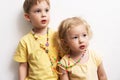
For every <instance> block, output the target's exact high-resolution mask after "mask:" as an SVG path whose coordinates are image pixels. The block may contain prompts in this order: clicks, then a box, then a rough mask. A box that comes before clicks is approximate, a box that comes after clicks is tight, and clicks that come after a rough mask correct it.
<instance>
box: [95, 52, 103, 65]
mask: <svg viewBox="0 0 120 80" xmlns="http://www.w3.org/2000/svg"><path fill="white" fill-rule="evenodd" d="M94 56H95V61H96V65H97V66H99V65H100V64H101V63H102V56H101V55H100V54H98V53H95V55H94Z"/></svg>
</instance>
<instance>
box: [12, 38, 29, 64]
mask: <svg viewBox="0 0 120 80" xmlns="http://www.w3.org/2000/svg"><path fill="white" fill-rule="evenodd" d="M14 60H15V61H17V62H27V47H26V43H25V41H24V40H21V41H20V42H19V44H18V46H17V49H16V52H15V55H14Z"/></svg>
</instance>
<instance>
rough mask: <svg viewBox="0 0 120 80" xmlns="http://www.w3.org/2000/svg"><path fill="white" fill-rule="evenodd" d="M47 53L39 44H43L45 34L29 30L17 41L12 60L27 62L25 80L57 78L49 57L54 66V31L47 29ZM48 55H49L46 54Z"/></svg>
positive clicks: (55, 57) (55, 79)
mask: <svg viewBox="0 0 120 80" xmlns="http://www.w3.org/2000/svg"><path fill="white" fill-rule="evenodd" d="M48 36H49V47H48V49H49V53H48V54H47V53H46V52H45V50H44V49H42V48H41V47H40V44H42V45H45V43H46V39H47V34H45V35H41V36H38V35H36V34H35V35H34V34H33V32H32V31H31V32H30V33H28V34H27V35H25V36H24V37H23V38H22V39H21V40H20V42H19V44H18V47H17V49H16V54H15V55H14V60H15V61H17V62H27V63H28V65H29V69H28V76H27V77H26V80H58V75H57V74H56V72H55V71H53V70H52V68H51V61H50V59H49V57H51V60H52V62H53V63H54V64H53V65H54V67H56V64H57V63H56V60H55V59H57V58H58V52H57V50H56V48H55V47H56V45H55V44H54V43H55V40H54V39H55V37H54V32H53V31H52V30H50V29H49V35H48ZM48 55H50V56H48Z"/></svg>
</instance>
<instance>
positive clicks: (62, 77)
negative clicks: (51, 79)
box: [59, 67, 69, 80]
mask: <svg viewBox="0 0 120 80" xmlns="http://www.w3.org/2000/svg"><path fill="white" fill-rule="evenodd" d="M59 72H60V73H62V74H60V80H69V77H68V72H66V71H65V70H64V69H62V68H61V67H59Z"/></svg>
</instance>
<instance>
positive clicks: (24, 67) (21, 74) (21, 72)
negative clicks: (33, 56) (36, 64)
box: [19, 62, 28, 80]
mask: <svg viewBox="0 0 120 80" xmlns="http://www.w3.org/2000/svg"><path fill="white" fill-rule="evenodd" d="M27 68H28V64H27V62H24V63H20V64H19V80H25V78H26V76H27Z"/></svg>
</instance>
